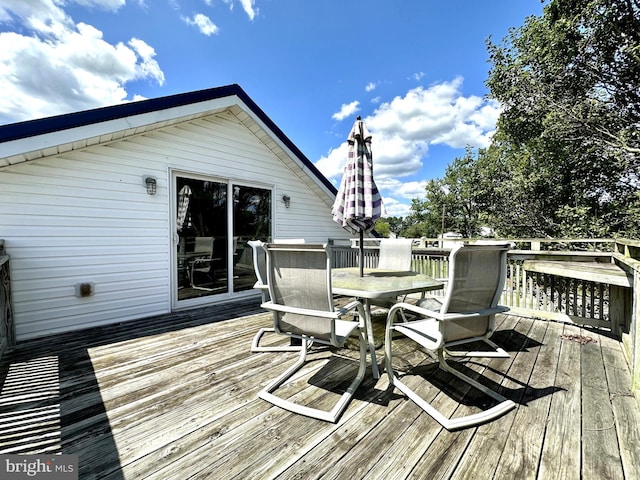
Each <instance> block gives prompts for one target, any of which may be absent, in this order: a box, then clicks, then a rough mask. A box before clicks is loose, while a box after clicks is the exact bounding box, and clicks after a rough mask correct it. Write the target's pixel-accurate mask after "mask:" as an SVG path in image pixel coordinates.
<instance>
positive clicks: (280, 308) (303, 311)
mask: <svg viewBox="0 0 640 480" xmlns="http://www.w3.org/2000/svg"><path fill="white" fill-rule="evenodd" d="M260 306H261V307H262V308H264V309H266V310H271V311H277V312H283V313H295V314H297V315H308V316H312V317H323V318H338V317H339V316H340V315H339V314H338V312H337V311H334V312H323V311H320V310H310V309H308V308H299V307H287V306H284V305H278V304H277V303H273V302H272V301H269V302H265V303H263V304H262V305H260Z"/></svg>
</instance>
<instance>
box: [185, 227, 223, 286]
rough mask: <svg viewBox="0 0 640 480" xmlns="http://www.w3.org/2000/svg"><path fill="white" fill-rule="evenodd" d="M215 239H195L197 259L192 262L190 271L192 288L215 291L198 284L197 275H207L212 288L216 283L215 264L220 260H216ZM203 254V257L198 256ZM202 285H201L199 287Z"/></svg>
mask: <svg viewBox="0 0 640 480" xmlns="http://www.w3.org/2000/svg"><path fill="white" fill-rule="evenodd" d="M214 245H215V237H195V246H194V251H193V255H194V256H195V258H193V259H192V260H191V267H190V270H189V279H190V280H191V288H195V289H198V290H213V288H209V287H204V286H202V284H201V283H200V282H196V280H197V279H196V273H197V274H198V275H199V276H201V275H206V276H207V277H209V279H210V280H211V286H212V287H213V284H214V283H215V269H214V262H216V261H219V260H220V258H214V256H213V254H214ZM198 254H201V255H198ZM198 283H200V285H198Z"/></svg>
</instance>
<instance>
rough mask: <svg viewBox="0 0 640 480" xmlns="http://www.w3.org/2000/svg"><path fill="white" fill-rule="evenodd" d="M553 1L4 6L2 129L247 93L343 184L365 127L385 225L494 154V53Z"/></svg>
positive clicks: (39, 2) (26, 2)
mask: <svg viewBox="0 0 640 480" xmlns="http://www.w3.org/2000/svg"><path fill="white" fill-rule="evenodd" d="M542 8H543V3H541V2H540V0H446V1H443V0H393V1H392V0H366V1H365V0H0V124H6V123H12V122H16V121H21V120H29V119H33V118H40V117H46V116H50V115H55V114H59V113H67V112H73V111H78V110H85V109H90V108H95V107H100V106H105V105H113V104H117V103H121V102H126V101H133V100H136V99H142V98H155V97H161V96H165V95H172V94H176V93H182V92H188V91H193V90H200V89H204V88H211V87H217V86H221V85H227V84H231V83H238V84H239V85H240V86H241V87H242V88H243V89H244V90H245V91H246V92H247V93H248V94H249V96H250V97H251V98H252V99H253V100H254V101H255V102H256V103H257V104H258V105H259V106H260V107H261V108H262V109H263V110H264V111H265V112H266V114H267V115H268V116H269V117H270V118H271V119H272V120H273V121H274V122H275V123H276V124H277V125H278V126H279V127H280V128H281V129H282V130H283V131H284V132H285V134H286V135H287V136H288V137H289V138H290V139H291V140H292V141H293V142H294V143H295V144H296V145H297V146H298V147H299V148H300V149H301V150H302V151H303V152H304V153H305V155H306V156H307V157H308V158H309V159H310V160H311V161H312V162H314V163H315V164H316V166H317V167H318V168H319V169H320V170H321V171H322V172H323V173H324V174H325V175H326V176H327V177H328V178H329V179H330V180H331V181H333V182H334V183H335V185H336V187H337V186H338V185H339V181H340V176H341V172H342V166H343V164H344V161H345V159H346V144H345V140H346V137H347V135H348V133H349V130H350V128H351V126H352V125H353V122H354V120H355V118H356V116H357V115H361V116H362V118H363V119H364V120H365V122H366V125H367V128H368V129H369V131H370V132H371V133H372V134H373V156H374V157H373V158H374V174H375V179H376V183H377V184H378V187H379V189H380V190H381V193H382V196H383V199H384V203H385V207H386V211H387V215H395V216H405V215H406V214H408V212H409V210H408V208H409V205H410V204H411V199H412V198H416V197H421V196H422V195H423V192H424V184H425V182H426V181H428V180H429V179H432V178H438V177H442V176H443V175H444V171H445V168H446V166H447V164H449V163H450V162H451V161H452V160H453V159H454V158H456V157H458V156H461V155H462V154H463V153H464V148H465V146H467V145H468V146H471V147H474V148H477V147H483V146H486V145H488V143H489V142H490V138H491V133H492V131H493V130H494V128H495V122H496V119H497V117H498V115H499V112H500V105H499V104H497V103H496V102H495V101H492V100H490V99H487V98H485V96H486V94H487V93H488V90H487V88H486V87H485V85H484V82H485V80H486V78H487V73H488V71H489V68H490V65H489V63H488V53H487V49H486V45H485V40H486V39H487V38H488V37H489V36H491V37H492V39H493V40H494V41H495V42H498V41H500V40H501V39H502V38H503V37H505V36H506V34H507V33H508V29H509V28H510V27H519V26H521V25H522V24H523V22H524V19H525V18H526V17H527V16H529V15H540V13H541V12H542Z"/></svg>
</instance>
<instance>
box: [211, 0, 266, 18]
mask: <svg viewBox="0 0 640 480" xmlns="http://www.w3.org/2000/svg"><path fill="white" fill-rule="evenodd" d="M236 1H237V2H239V3H240V5H242V9H243V10H244V12H245V13H246V14H247V16H248V17H249V20H253V19H254V18H255V17H256V15H257V14H258V11H257V10H256V9H255V8H254V5H255V4H256V1H255V0H224V3H226V4H227V5H229V8H230V9H231V10H233V6H234V4H235V2H236ZM207 4H209V2H208V1H207Z"/></svg>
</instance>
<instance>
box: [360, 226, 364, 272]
mask: <svg viewBox="0 0 640 480" xmlns="http://www.w3.org/2000/svg"><path fill="white" fill-rule="evenodd" d="M359 245H360V276H361V277H364V231H363V230H362V229H360V244H359Z"/></svg>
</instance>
